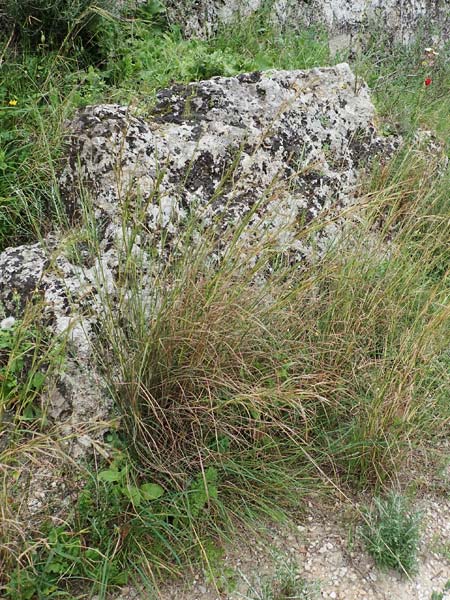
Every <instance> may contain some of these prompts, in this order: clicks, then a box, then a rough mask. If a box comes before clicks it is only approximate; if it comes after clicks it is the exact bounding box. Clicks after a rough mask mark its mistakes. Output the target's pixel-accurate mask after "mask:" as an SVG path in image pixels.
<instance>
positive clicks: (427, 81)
mask: <svg viewBox="0 0 450 600" xmlns="http://www.w3.org/2000/svg"><path fill="white" fill-rule="evenodd" d="M432 82H433V80H432V79H431V78H430V77H427V78H426V79H425V85H426V86H427V87H428V86H429V85H431V84H432Z"/></svg>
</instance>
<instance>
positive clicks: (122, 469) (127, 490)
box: [98, 454, 164, 507]
mask: <svg viewBox="0 0 450 600" xmlns="http://www.w3.org/2000/svg"><path fill="white" fill-rule="evenodd" d="M98 480H99V481H103V482H105V483H106V484H107V485H110V486H112V489H113V493H115V494H123V495H124V496H125V497H126V498H128V500H130V502H131V503H132V504H133V506H134V507H139V506H140V505H141V503H142V502H143V501H148V500H157V499H158V498H161V496H163V494H164V488H162V487H161V486H160V485H158V484H157V483H150V482H145V483H141V484H140V485H135V484H133V483H132V482H131V481H130V466H129V463H127V462H126V461H125V457H124V455H123V454H117V455H116V458H115V460H114V461H113V462H112V463H111V465H110V467H109V469H105V470H103V471H100V473H99V474H98Z"/></svg>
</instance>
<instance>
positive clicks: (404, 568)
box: [362, 493, 421, 574]
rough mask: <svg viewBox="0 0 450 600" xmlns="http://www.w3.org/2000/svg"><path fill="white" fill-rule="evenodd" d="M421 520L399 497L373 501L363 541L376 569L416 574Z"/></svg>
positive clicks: (363, 532) (393, 495) (393, 496)
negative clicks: (389, 569) (390, 569)
mask: <svg viewBox="0 0 450 600" xmlns="http://www.w3.org/2000/svg"><path fill="white" fill-rule="evenodd" d="M420 519H421V517H420V514H419V513H418V512H412V511H411V510H410V508H409V505H408V502H407V500H406V499H405V498H404V497H403V496H401V495H400V494H397V493H391V494H390V495H389V496H388V497H387V498H385V499H382V498H378V497H376V498H374V501H373V507H372V509H371V510H370V511H368V512H367V513H366V522H365V524H364V526H363V528H362V538H363V540H364V542H365V544H366V548H367V551H368V552H369V554H370V555H371V556H372V557H373V558H374V560H375V562H376V564H377V565H378V566H379V567H384V568H392V569H397V570H398V571H400V572H401V573H406V574H410V573H414V572H415V571H416V569H417V553H418V546H419V540H420Z"/></svg>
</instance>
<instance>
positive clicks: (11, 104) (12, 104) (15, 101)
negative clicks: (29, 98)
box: [8, 100, 17, 106]
mask: <svg viewBox="0 0 450 600" xmlns="http://www.w3.org/2000/svg"><path fill="white" fill-rule="evenodd" d="M8 104H9V105H10V106H16V104H17V100H10V101H9V102H8Z"/></svg>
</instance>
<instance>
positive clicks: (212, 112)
mask: <svg viewBox="0 0 450 600" xmlns="http://www.w3.org/2000/svg"><path fill="white" fill-rule="evenodd" d="M373 121H374V108H373V105H372V103H371V101H370V97H369V93H368V89H367V87H366V86H365V85H364V84H362V83H361V82H358V81H356V80H355V77H354V75H353V73H352V72H351V70H350V68H349V67H348V65H346V64H341V65H338V66H336V67H331V68H325V69H313V70H310V71H274V72H266V73H249V74H244V75H240V76H237V77H232V78H221V77H216V78H213V79H211V80H208V81H203V82H199V83H191V84H189V85H184V86H174V87H171V88H169V89H166V90H162V91H161V92H159V94H158V95H157V99H156V103H155V105H154V107H153V109H152V111H151V114H149V115H146V116H145V117H144V116H143V115H136V114H133V112H132V110H131V109H130V108H128V107H121V106H116V105H106V106H105V105H104V106H91V107H87V108H85V109H83V110H81V111H80V112H79V113H78V114H77V115H76V116H75V118H74V119H73V121H72V122H71V123H70V124H68V138H67V162H66V164H65V166H64V168H63V170H62V173H61V177H60V187H61V194H62V198H63V199H64V200H65V202H66V203H67V206H68V209H69V212H70V215H71V219H72V224H73V227H74V228H75V229H74V232H73V233H72V234H71V235H67V234H66V236H65V237H62V236H57V235H55V234H53V235H52V236H50V237H48V238H47V240H46V241H45V245H42V244H34V245H28V246H21V247H18V248H10V249H7V250H6V251H5V252H3V253H2V254H0V303H2V304H3V307H4V311H3V312H4V317H9V316H11V315H13V316H16V317H17V316H19V317H20V313H21V311H22V310H23V307H24V305H25V303H26V301H27V299H29V298H31V297H33V298H34V300H36V297H38V298H40V300H41V301H42V303H43V305H44V311H43V314H44V317H45V320H46V322H47V323H48V325H49V327H50V328H51V329H52V331H53V332H55V333H59V334H64V333H66V334H67V339H68V344H69V348H70V360H69V362H68V364H67V369H66V372H65V374H64V375H63V376H62V378H61V381H60V382H59V385H58V386H57V389H55V390H54V391H53V392H52V393H51V394H49V397H48V398H47V400H48V409H47V412H48V415H49V416H50V417H51V418H53V419H55V420H58V421H64V422H67V424H68V428H69V430H71V431H75V430H76V428H77V423H78V424H79V423H80V422H86V421H87V420H91V421H99V420H100V421H101V420H102V419H104V418H105V417H106V416H107V414H108V409H109V400H108V396H107V393H106V392H105V387H106V386H105V385H104V382H103V381H102V379H101V378H100V377H98V376H97V375H96V374H95V371H94V370H93V369H92V368H90V367H89V368H86V365H87V364H89V361H90V360H91V358H90V353H91V341H92V340H93V339H94V332H95V329H96V327H97V325H98V322H99V321H100V320H101V315H102V313H103V311H104V302H105V299H109V300H108V302H109V303H110V304H111V305H112V306H114V302H117V298H118V297H121V298H124V291H123V289H121V288H123V286H124V285H125V286H126V283H124V280H123V277H122V276H121V273H122V274H123V268H122V267H123V264H124V261H126V260H127V257H130V256H140V257H144V259H145V260H141V261H140V262H139V265H140V266H139V268H140V271H139V277H138V281H139V285H140V286H141V288H142V294H143V296H144V297H145V295H148V296H151V294H152V290H154V289H155V287H156V286H157V285H158V279H157V272H155V270H154V265H161V264H164V263H165V261H166V260H167V259H168V257H169V255H170V254H171V253H173V252H175V251H176V252H180V251H183V247H185V248H187V251H189V252H191V251H193V250H194V248H195V247H201V246H203V245H205V244H206V240H209V239H211V235H214V236H215V238H216V240H217V243H216V245H215V251H214V256H212V257H211V259H212V264H213V265H214V264H215V262H217V261H219V260H220V259H221V256H222V255H223V253H224V252H226V250H227V247H228V246H227V239H230V232H232V234H233V232H235V231H237V230H241V234H240V243H241V245H242V247H243V248H244V249H245V247H247V248H250V247H251V248H252V249H253V248H258V247H259V246H258V245H264V247H265V248H267V247H270V248H271V249H272V252H273V253H274V254H275V255H276V254H282V255H284V257H288V258H289V260H291V262H297V263H301V262H302V261H305V260H307V259H309V258H311V257H312V256H313V255H314V254H315V253H320V252H322V251H323V250H324V249H325V248H326V247H327V246H328V245H329V244H330V243H331V242H332V241H333V240H334V239H335V238H336V236H337V235H338V234H339V231H340V230H341V228H342V225H343V223H344V222H345V218H346V217H344V213H346V214H347V213H348V212H351V210H352V207H354V206H355V205H357V203H358V198H357V185H358V180H359V177H360V175H361V173H362V172H363V171H364V169H365V168H366V166H367V164H368V162H370V160H371V159H372V158H373V157H374V156H377V155H380V153H381V154H382V155H383V157H386V156H388V155H389V154H390V153H391V152H392V150H393V148H395V146H396V142H395V141H393V140H386V139H383V138H381V137H379V136H378V135H377V132H376V129H375V127H374V123H373ZM321 219H322V220H325V221H326V225H324V226H322V227H319V226H317V227H316V226H314V227H309V226H310V225H311V224H312V223H314V224H318V223H320V221H321ZM88 229H89V230H90V231H91V233H90V234H89V235H88V233H87V230H88ZM308 232H309V233H308ZM311 232H312V233H311ZM90 236H91V237H90ZM93 238H95V239H93ZM89 239H90V241H89ZM256 254H257V251H256V252H253V253H252V256H253V258H254V257H255V256H256ZM155 257H156V259H157V260H155ZM214 261H215V262H214ZM244 262H245V264H247V261H244ZM250 262H251V261H250ZM69 434H70V431H69V433H68V435H69ZM87 445H88V441H86V439H84V440H83V441H82V446H83V447H86V446H87ZM78 450H79V448H78Z"/></svg>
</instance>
